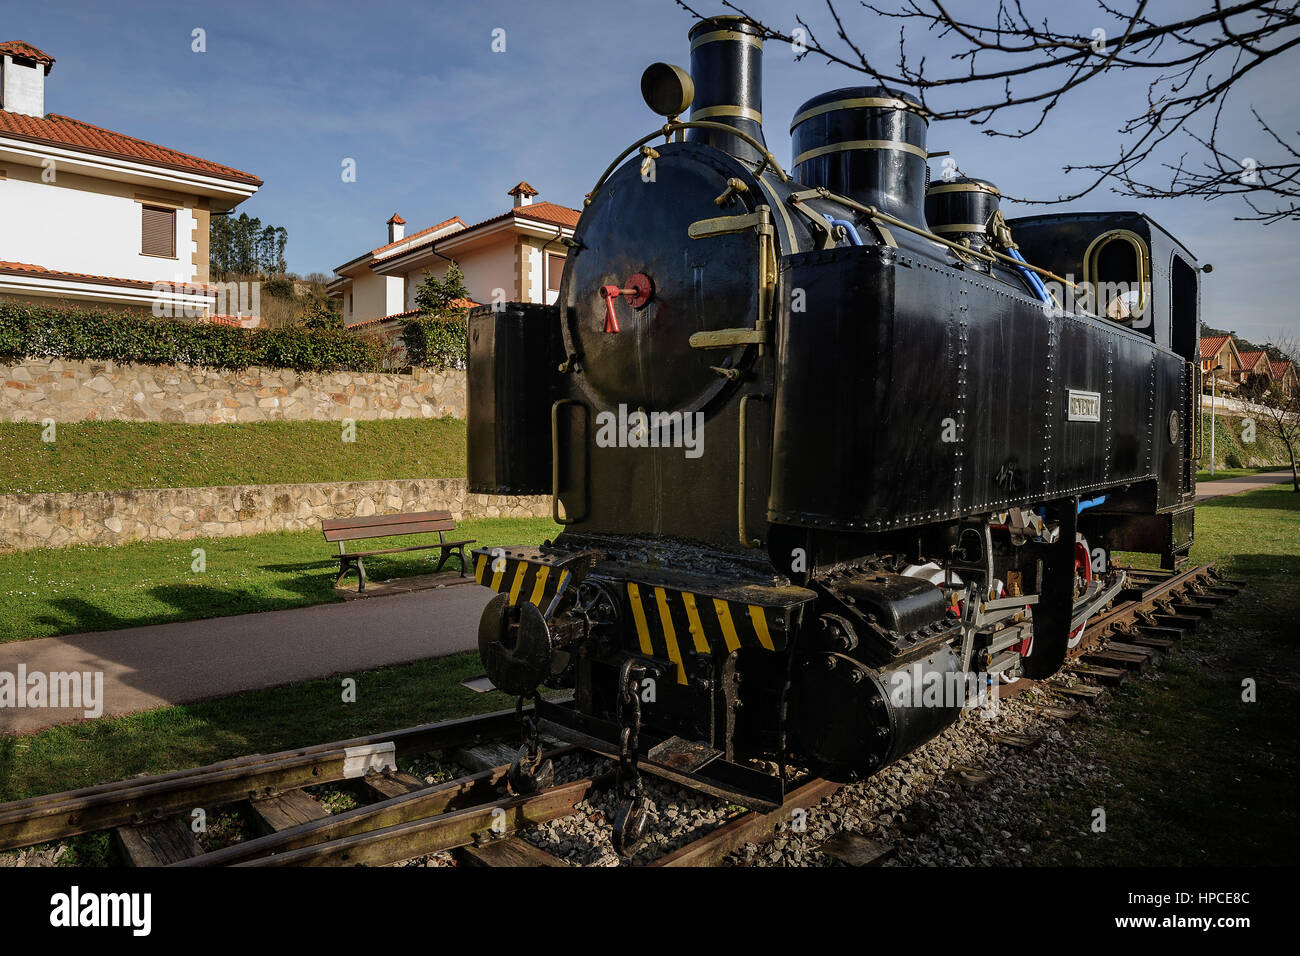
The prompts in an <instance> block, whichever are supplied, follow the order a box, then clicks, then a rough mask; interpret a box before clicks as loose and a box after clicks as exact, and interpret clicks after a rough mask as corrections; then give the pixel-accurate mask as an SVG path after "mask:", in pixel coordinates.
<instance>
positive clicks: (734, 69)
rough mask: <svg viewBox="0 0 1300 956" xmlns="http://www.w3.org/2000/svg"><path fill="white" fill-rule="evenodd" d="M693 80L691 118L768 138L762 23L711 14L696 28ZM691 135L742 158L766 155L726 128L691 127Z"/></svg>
mask: <svg viewBox="0 0 1300 956" xmlns="http://www.w3.org/2000/svg"><path fill="white" fill-rule="evenodd" d="M690 40H691V80H692V81H693V82H694V84H695V99H694V101H693V103H692V105H691V119H692V120H705V121H707V122H710V123H722V124H724V125H726V126H731V127H733V128H735V129H737V130H740V131H741V132H743V133H748V134H749V135H750V136H752V137H753V138H754V139H756V140H757V141H758V142H760V143H762V144H763V147H764V148H765V149H766V148H767V141H766V140H765V139H764V138H763V39H762V36H761V31H760V29H759V27H758V25H757V24H755V23H754V22H753V21H752V20H747V19H746V18H744V17H737V16H725V17H709V18H708V19H706V20H701V21H700V22H699V23H697V24H695V26H694V27H692V28H691V32H690ZM686 139H687V141H688V142H692V143H707V144H708V145H710V146H714V147H716V148H717V149H721V150H723V151H725V152H728V153H730V154H731V155H733V156H735V157H736V158H738V159H741V160H745V161H747V162H754V161H756V160H758V159H761V158H762V157H761V155H760V154H759V152H758V151H757V150H755V149H754V147H753V146H751V145H749V143H747V142H745V141H744V140H743V139H741V138H740V137H739V136H733V135H731V134H730V133H725V132H722V131H721V130H712V129H688V130H687V131H686Z"/></svg>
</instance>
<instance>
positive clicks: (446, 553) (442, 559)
mask: <svg viewBox="0 0 1300 956" xmlns="http://www.w3.org/2000/svg"><path fill="white" fill-rule="evenodd" d="M438 553H439V557H438V563H437V564H435V565H434V566H433V573H434V574H437V573H438V572H439V571H441V570H442V566H443V565H444V564H446V563H447V558H449V557H450V556H451V552H450V550H449V549H447V548H443V549H442V550H441V551H440V552H438Z"/></svg>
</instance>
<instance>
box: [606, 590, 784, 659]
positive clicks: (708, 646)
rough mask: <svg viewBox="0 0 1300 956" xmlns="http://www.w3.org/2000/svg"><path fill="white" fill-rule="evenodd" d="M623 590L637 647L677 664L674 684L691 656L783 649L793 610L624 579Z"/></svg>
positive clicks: (647, 654)
mask: <svg viewBox="0 0 1300 956" xmlns="http://www.w3.org/2000/svg"><path fill="white" fill-rule="evenodd" d="M623 588H624V591H625V594H626V597H627V607H628V610H629V611H630V617H631V629H632V631H633V633H634V634H635V636H636V643H637V649H638V650H639V651H640V652H641V653H642V654H644V655H645V656H647V657H657V658H661V659H662V658H667V659H668V660H670V661H672V662H673V664H675V665H677V666H676V673H677V682H678V683H680V684H684V683H686V671H687V670H691V669H693V668H690V667H688V666H686V665H687V664H688V663H689V659H690V658H692V657H695V656H711V655H715V654H720V655H722V656H724V657H725V656H726V655H728V654H730V653H731V652H733V651H737V650H740V649H741V648H747V647H749V648H755V649H758V650H764V651H782V650H785V648H786V646H787V644H788V635H789V633H790V631H791V629H792V627H793V621H794V614H795V612H796V611H797V609H798V605H797V604H796V605H793V606H791V605H789V604H788V603H781V604H773V603H768V604H758V603H750V602H747V601H744V600H734V599H732V598H730V597H718V596H713V595H708V594H701V593H697V592H694V591H685V590H679V589H677V588H670V587H662V586H659V585H656V584H653V583H646V582H638V581H627V582H625V583H624V585H623ZM748 590H751V591H752V590H754V589H752V588H751V589H748Z"/></svg>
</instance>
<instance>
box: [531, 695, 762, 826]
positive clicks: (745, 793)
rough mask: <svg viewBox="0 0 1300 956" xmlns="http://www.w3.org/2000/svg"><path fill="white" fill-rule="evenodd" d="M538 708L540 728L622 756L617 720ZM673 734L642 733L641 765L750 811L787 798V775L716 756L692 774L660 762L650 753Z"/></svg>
mask: <svg viewBox="0 0 1300 956" xmlns="http://www.w3.org/2000/svg"><path fill="white" fill-rule="evenodd" d="M537 713H538V715H539V716H540V717H541V720H540V721H539V727H540V729H541V731H542V732H543V733H547V734H550V735H552V736H554V737H558V738H559V739H560V740H563V741H566V742H567V743H571V744H575V745H577V746H579V747H584V748H586V749H587V750H590V751H592V752H593V753H598V754H600V755H601V756H604V757H608V758H610V759H611V760H617V759H618V750H619V746H618V727H617V726H615V725H614V724H613V723H612V722H610V721H605V720H600V719H598V718H595V717H588V716H586V715H585V714H579V713H577V712H576V711H574V710H572V709H571V708H568V707H558V706H556V705H555V704H552V703H550V702H549V701H545V700H544V701H541V703H540V705H539V707H538V709H537ZM667 739H669V738H660V737H653V736H652V735H649V734H646V733H645V732H644V731H643V732H642V734H641V746H640V748H638V750H637V754H638V757H637V764H638V766H639V767H640V769H642V770H644V771H646V772H647V773H652V774H654V775H655V776H656V777H662V778H663V779H665V780H671V781H672V782H673V783H678V784H681V785H682V786H683V787H689V788H690V789H692V790H698V791H700V792H701V793H707V794H708V795H709V796H712V797H717V798H719V799H721V800H727V801H729V802H730V803H735V804H738V805H740V806H742V807H745V808H747V809H750V810H761V811H763V812H771V811H772V810H776V809H778V808H779V807H780V806H781V804H782V803H783V802H784V801H785V783H784V781H782V780H781V778H779V777H774V776H772V775H771V774H767V773H763V772H762V771H759V770H752V769H750V768H749V767H742V766H741V765H740V764H736V763H731V762H729V761H726V760H721V759H718V760H712V761H710V762H709V763H708V764H707V765H706V766H705V767H704V768H703V771H704V772H696V773H689V772H684V771H682V770H678V769H675V768H673V767H669V766H665V765H664V764H661V763H656V762H655V761H654V760H652V759H651V758H650V756H649V752H650V751H651V750H652V749H654V748H655V747H658V746H659V745H660V744H662V743H663V742H664V741H665V740H667Z"/></svg>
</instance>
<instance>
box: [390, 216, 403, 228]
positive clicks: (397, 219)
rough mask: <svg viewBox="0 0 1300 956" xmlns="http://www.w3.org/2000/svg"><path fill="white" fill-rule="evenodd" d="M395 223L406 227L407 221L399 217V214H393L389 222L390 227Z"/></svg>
mask: <svg viewBox="0 0 1300 956" xmlns="http://www.w3.org/2000/svg"><path fill="white" fill-rule="evenodd" d="M393 223H397V224H398V225H399V226H405V225H406V220H405V219H403V218H402V217H401V216H399V215H398V214H397V213H393V218H392V219H390V220H388V225H390V226H391V225H392V224H393Z"/></svg>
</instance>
